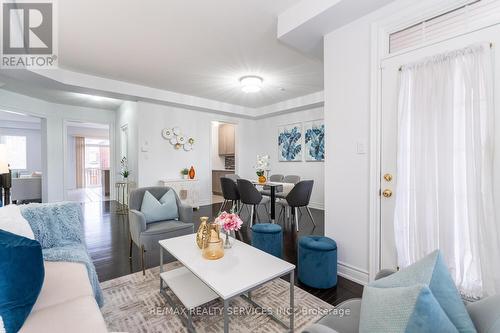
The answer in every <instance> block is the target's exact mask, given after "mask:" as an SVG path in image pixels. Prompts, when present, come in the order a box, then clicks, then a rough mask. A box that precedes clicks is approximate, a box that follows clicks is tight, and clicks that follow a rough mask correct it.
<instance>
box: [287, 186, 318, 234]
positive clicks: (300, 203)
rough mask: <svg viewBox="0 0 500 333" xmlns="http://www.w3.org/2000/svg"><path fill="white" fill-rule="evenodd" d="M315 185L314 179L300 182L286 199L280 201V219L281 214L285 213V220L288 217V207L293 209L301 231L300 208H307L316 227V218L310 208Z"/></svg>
mask: <svg viewBox="0 0 500 333" xmlns="http://www.w3.org/2000/svg"><path fill="white" fill-rule="evenodd" d="M313 185H314V180H303V181H300V182H298V183H297V184H296V185H295V186H294V188H293V189H292V190H291V191H290V193H288V194H287V196H286V197H285V200H280V201H278V205H280V206H281V209H280V215H279V216H278V220H279V218H280V217H281V214H283V213H284V215H283V216H284V218H283V220H285V219H286V210H287V209H288V207H290V208H291V210H292V218H293V219H295V226H296V228H297V231H299V216H298V213H299V212H300V208H305V209H306V211H307V214H308V215H309V217H310V218H311V221H312V223H313V225H314V227H316V223H315V222H314V218H313V216H312V213H311V210H310V209H309V207H308V206H309V201H310V200H311V194H312V189H313Z"/></svg>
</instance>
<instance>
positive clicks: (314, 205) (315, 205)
mask: <svg viewBox="0 0 500 333" xmlns="http://www.w3.org/2000/svg"><path fill="white" fill-rule="evenodd" d="M309 207H311V208H314V209H319V210H325V204H323V203H318V202H310V203H309Z"/></svg>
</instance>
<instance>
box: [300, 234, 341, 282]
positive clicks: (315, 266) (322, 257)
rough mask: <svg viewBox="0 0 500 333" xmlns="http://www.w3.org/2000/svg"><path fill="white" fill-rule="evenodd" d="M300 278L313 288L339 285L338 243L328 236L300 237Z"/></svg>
mask: <svg viewBox="0 0 500 333" xmlns="http://www.w3.org/2000/svg"><path fill="white" fill-rule="evenodd" d="M298 251H299V255H298V266H299V267H298V271H299V274H298V278H299V280H300V281H301V282H302V283H304V284H306V285H308V286H310V287H313V288H318V289H328V288H331V287H334V286H336V285H337V243H336V242H335V241H334V240H333V239H330V238H328V237H321V236H304V237H301V238H300V239H299V249H298Z"/></svg>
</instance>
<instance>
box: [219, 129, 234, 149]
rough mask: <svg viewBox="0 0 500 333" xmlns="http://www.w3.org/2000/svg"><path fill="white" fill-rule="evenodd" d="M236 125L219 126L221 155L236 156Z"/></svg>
mask: <svg viewBox="0 0 500 333" xmlns="http://www.w3.org/2000/svg"><path fill="white" fill-rule="evenodd" d="M234 130H235V128H234V125H232V124H220V125H219V155H220V156H226V155H234V151H235V149H234V146H235V145H234V132H235V131H234Z"/></svg>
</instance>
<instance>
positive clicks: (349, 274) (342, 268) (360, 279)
mask: <svg viewBox="0 0 500 333" xmlns="http://www.w3.org/2000/svg"><path fill="white" fill-rule="evenodd" d="M337 268H338V272H337V273H338V275H340V276H342V277H343V278H346V279H348V280H351V281H353V282H356V283H359V284H361V285H363V286H364V285H367V284H368V282H369V281H370V278H369V274H368V272H367V271H365V270H362V269H359V268H357V267H354V266H351V265H349V264H346V263H343V262H340V261H339V262H338V264H337Z"/></svg>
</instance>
